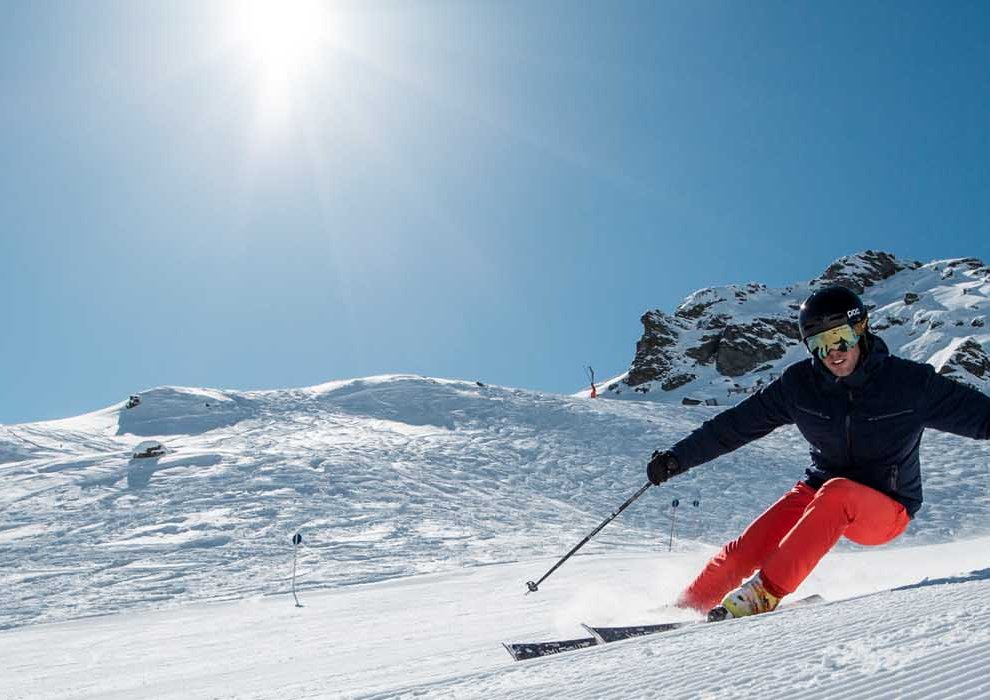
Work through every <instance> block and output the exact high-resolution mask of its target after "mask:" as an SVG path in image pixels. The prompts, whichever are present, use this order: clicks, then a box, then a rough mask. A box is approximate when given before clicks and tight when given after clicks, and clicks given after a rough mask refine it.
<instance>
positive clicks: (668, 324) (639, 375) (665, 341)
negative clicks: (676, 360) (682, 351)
mask: <svg viewBox="0 0 990 700" xmlns="http://www.w3.org/2000/svg"><path fill="white" fill-rule="evenodd" d="M639 320H640V322H641V323H642V324H643V337H642V338H640V339H639V342H637V343H636V358H635V359H634V360H633V364H632V368H631V369H630V370H629V375H628V376H627V378H626V380H625V381H626V384H628V385H629V386H638V385H640V384H643V383H645V382H649V381H652V380H654V379H657V378H659V377H664V376H666V375H667V374H668V373H669V372H670V370H671V369H672V367H673V363H672V362H671V358H670V357H669V355H668V353H666V352H665V349H666V348H670V347H672V346H673V345H675V344H676V343H677V339H678V336H679V335H680V333H679V330H678V328H677V326H676V324H675V323H674V319H672V318H671V317H670V316H668V315H667V314H665V313H663V312H662V311H656V310H654V311H648V312H646V313H645V314H643V316H642V317H641V318H640V319H639Z"/></svg>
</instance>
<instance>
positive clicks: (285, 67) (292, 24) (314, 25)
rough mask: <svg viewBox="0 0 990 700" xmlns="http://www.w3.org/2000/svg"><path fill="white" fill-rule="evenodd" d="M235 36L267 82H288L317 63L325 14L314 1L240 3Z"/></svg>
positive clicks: (249, 0)
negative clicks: (313, 63) (313, 62)
mask: <svg viewBox="0 0 990 700" xmlns="http://www.w3.org/2000/svg"><path fill="white" fill-rule="evenodd" d="M234 7H235V10H236V15H237V20H236V22H237V27H238V29H237V34H238V38H239V40H240V42H241V43H243V44H244V46H245V47H246V49H247V52H248V53H249V55H250V56H251V57H252V58H253V59H254V60H255V61H257V63H258V65H259V67H260V68H261V70H262V71H263V73H264V75H265V78H266V79H267V80H279V81H285V80H290V79H292V78H294V77H296V76H298V75H299V74H300V73H301V72H303V71H304V70H305V69H306V67H307V65H308V64H310V63H311V62H312V61H315V60H318V58H319V51H320V48H321V45H322V44H323V43H324V41H325V39H326V33H327V29H328V27H327V14H326V11H325V9H324V7H323V4H322V3H320V2H316V1H315V0H281V1H277V0H243V1H242V2H238V3H236V5H235V6H234Z"/></svg>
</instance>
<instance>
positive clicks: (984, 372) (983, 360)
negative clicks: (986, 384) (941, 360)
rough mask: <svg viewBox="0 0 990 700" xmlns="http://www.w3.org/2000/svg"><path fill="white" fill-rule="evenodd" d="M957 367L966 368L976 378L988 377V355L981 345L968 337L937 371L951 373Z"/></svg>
mask: <svg viewBox="0 0 990 700" xmlns="http://www.w3.org/2000/svg"><path fill="white" fill-rule="evenodd" d="M959 369H963V370H966V371H967V372H969V373H970V374H971V375H973V376H974V377H976V378H977V379H990V355H987V352H986V350H984V349H983V346H982V345H980V344H979V343H978V342H976V341H975V340H973V339H972V338H968V339H967V340H966V341H965V342H963V343H962V344H961V345H960V346H959V347H958V348H956V350H955V352H953V353H952V357H950V358H949V360H948V362H946V363H945V364H944V365H943V366H942V369H941V370H939V373H940V374H946V375H953V374H956V373H957V372H958V370H959Z"/></svg>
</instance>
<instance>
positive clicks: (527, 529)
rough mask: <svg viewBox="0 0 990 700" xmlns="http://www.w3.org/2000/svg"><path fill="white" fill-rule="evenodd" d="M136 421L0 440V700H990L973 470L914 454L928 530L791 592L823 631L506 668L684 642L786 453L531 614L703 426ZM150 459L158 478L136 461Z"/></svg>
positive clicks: (412, 418) (758, 452)
mask: <svg viewBox="0 0 990 700" xmlns="http://www.w3.org/2000/svg"><path fill="white" fill-rule="evenodd" d="M141 397H142V403H141V405H140V406H139V407H137V408H136V409H131V410H126V409H124V407H123V404H121V405H118V406H113V407H110V408H108V409H105V410H102V411H97V412H95V413H93V414H89V415H87V416H82V417H79V418H73V419H67V420H63V421H55V422H50V423H41V424H31V425H17V426H0V510H2V512H3V514H4V515H3V518H2V520H0V699H2V700H6V699H7V698H97V697H98V698H104V697H117V698H134V697H155V698H159V697H166V698H169V697H171V698H199V697H204V698H205V697H210V698H213V697H221V698H223V697H226V698H324V697H331V698H336V697H345V698H351V697H402V696H409V697H412V696H424V697H482V696H486V697H523V698H527V697H532V698H537V697H539V698H546V697H563V696H572V697H712V698H728V697H740V698H742V697H751V696H757V695H762V696H763V697H823V698H824V697H839V696H842V697H866V696H867V695H869V696H870V697H892V698H893V697H934V698H951V697H981V696H987V695H988V694H990V693H988V691H987V688H986V686H985V685H980V684H981V683H983V680H982V678H983V675H986V674H983V673H982V669H985V667H986V665H987V662H988V661H990V642H988V639H987V635H986V633H985V631H984V630H986V629H988V626H987V624H986V622H987V620H986V618H985V616H981V615H982V613H981V611H982V610H983V609H984V608H985V607H986V605H985V602H986V600H987V596H988V593H990V581H988V579H987V578H986V576H984V574H983V573H977V574H975V575H970V572H985V571H986V570H987V568H988V567H990V562H988V559H990V555H988V554H987V552H988V551H990V548H988V545H990V518H988V515H990V445H988V444H987V443H980V442H974V441H968V440H964V439H962V438H957V437H954V436H949V435H941V434H937V433H928V434H927V435H926V438H925V441H924V444H923V447H922V459H923V462H924V464H925V478H926V481H925V494H926V504H925V507H924V509H923V510H922V511H921V513H920V514H919V517H918V518H917V519H916V520H915V521H914V522H913V523H912V525H911V527H910V528H909V531H908V533H907V534H906V535H905V536H904V537H903V538H901V539H900V540H899V541H898V543H897V544H896V545H894V546H888V547H884V548H879V549H863V548H858V547H854V546H849V545H842V546H840V548H839V550H838V551H836V552H834V553H833V554H831V555H830V556H829V557H828V558H827V559H826V560H825V562H823V564H822V566H821V567H819V569H818V570H816V571H815V573H814V574H813V576H812V577H811V578H810V579H809V580H808V581H807V582H806V584H805V587H804V588H803V589H802V590H801V591H799V592H798V593H800V594H808V593H821V594H823V595H825V596H826V597H827V598H829V599H830V601H832V602H830V603H828V604H826V605H823V606H819V607H815V608H814V609H805V610H794V611H789V612H787V613H781V614H779V615H774V616H770V617H766V618H764V619H755V620H750V621H735V622H731V623H728V624H727V625H725V626H703V627H698V628H691V629H689V630H683V631H678V632H674V633H671V634H670V635H664V636H663V637H657V638H654V639H641V640H629V641H627V642H621V643H619V644H617V645H613V646H608V647H604V648H596V649H592V650H588V651H582V652H576V653H575V654H573V655H568V656H560V657H556V658H549V659H545V660H535V661H529V662H523V663H515V662H513V661H512V660H511V658H510V657H509V655H508V654H507V653H506V652H505V651H504V650H503V649H502V647H501V644H500V643H501V642H503V641H534V640H539V639H553V638H561V637H567V636H580V635H582V634H583V631H582V630H581V628H580V626H579V623H581V622H590V623H594V624H602V625H609V624H638V623H645V622H653V621H663V620H668V619H671V618H672V617H673V618H678V617H681V618H682V617H683V616H684V614H685V613H683V612H682V611H671V610H669V609H667V608H666V607H665V606H667V605H669V603H670V602H671V601H672V600H673V599H674V597H675V596H676V594H677V592H678V590H679V589H680V588H681V587H682V586H683V585H685V584H686V583H687V582H688V581H689V580H690V578H691V577H692V576H693V575H694V573H695V572H696V571H697V570H698V569H699V568H700V566H701V565H702V563H703V562H704V560H705V559H706V557H707V556H708V555H710V553H711V552H712V551H714V546H715V545H717V544H719V543H720V542H722V541H724V540H725V539H726V538H728V537H731V536H734V535H735V534H737V533H738V531H739V530H740V529H741V528H742V527H743V526H744V525H745V524H746V523H747V522H748V521H749V520H750V519H751V518H752V517H753V516H755V515H756V514H757V513H759V512H760V511H761V510H762V509H763V508H765V507H766V506H767V505H768V504H769V503H770V502H771V501H772V500H773V499H774V498H776V497H777V496H778V495H779V494H780V493H781V492H783V491H784V490H786V489H787V488H788V487H789V486H790V485H791V484H793V482H794V481H795V480H797V479H798V478H800V476H801V475H802V471H803V468H804V466H805V464H806V463H807V447H806V445H805V443H804V442H803V440H801V438H800V436H799V435H798V434H797V432H796V431H794V430H787V429H784V430H780V431H777V432H776V433H774V434H772V435H771V436H769V437H768V438H766V439H764V440H762V441H760V442H759V443H756V444H754V445H751V446H749V447H747V448H744V449H743V450H740V451H738V452H736V453H734V454H733V455H731V456H728V457H726V458H722V459H720V460H717V461H716V462H714V463H712V464H710V465H705V466H703V467H700V468H698V469H696V470H693V471H692V472H690V473H689V474H687V475H685V476H683V477H679V478H678V479H676V480H674V481H672V482H670V483H669V484H666V485H664V486H663V487H660V488H657V489H651V490H650V491H649V492H647V493H646V494H645V495H644V496H643V497H642V498H641V499H640V500H639V501H637V502H636V503H635V504H634V505H633V506H632V507H630V508H629V509H628V510H627V511H626V512H625V513H623V514H622V515H621V516H620V518H618V519H617V520H616V521H615V522H613V523H612V524H611V525H609V526H608V528H606V530H604V531H603V532H602V533H601V534H600V535H599V536H598V537H596V538H595V540H594V541H592V543H591V544H590V545H588V546H587V547H586V548H585V549H584V550H582V553H581V554H580V555H579V556H577V557H575V558H574V559H572V560H571V561H569V562H567V564H565V565H564V567H562V568H561V569H560V570H559V571H558V572H557V573H555V574H554V575H553V576H552V577H551V578H550V579H548V581H547V582H546V583H544V584H543V585H542V586H541V590H540V592H539V593H537V594H533V595H529V596H525V595H523V594H524V592H525V581H527V580H531V579H534V580H535V579H536V578H538V577H539V576H540V575H541V574H542V573H543V572H544V571H546V570H547V569H548V568H549V567H550V566H551V565H552V564H553V563H554V562H555V561H556V559H557V558H558V557H559V556H561V555H562V554H563V553H564V552H566V551H567V550H568V549H569V548H570V547H571V546H572V545H573V544H575V543H576V542H577V541H578V540H580V539H581V538H582V537H583V536H584V535H586V534H587V533H588V532H589V531H590V530H591V529H592V528H594V526H595V525H597V524H598V522H600V521H601V519H602V518H603V517H604V516H606V515H608V514H609V513H610V512H611V511H612V510H613V509H614V508H615V507H616V506H617V505H618V504H619V503H621V502H622V501H623V500H624V499H625V498H626V497H627V496H628V495H630V494H631V493H632V492H633V491H635V490H636V488H638V487H639V486H640V485H641V484H642V483H643V481H644V473H643V472H644V467H643V464H644V461H645V458H646V457H647V456H648V455H649V453H650V451H651V450H652V449H653V448H654V447H657V446H664V445H668V444H670V443H671V442H673V441H674V440H676V439H678V438H679V437H681V436H682V435H684V434H686V433H687V432H688V431H690V430H691V429H692V428H693V427H695V426H696V425H697V424H698V423H700V422H701V421H702V420H704V419H705V418H707V417H709V416H711V415H713V414H714V413H715V412H716V411H717V410H718V409H711V408H705V407H696V408H682V407H678V406H669V405H659V404H653V403H647V402H643V403H636V402H617V401H607V400H597V401H591V400H587V399H581V398H575V397H562V396H553V395H544V394H537V393H533V392H527V391H520V390H514V389H506V388H501V387H491V386H480V385H478V384H476V383H474V382H457V381H447V380H435V379H428V378H423V377H412V376H387V377H374V378H367V379H362V380H353V381H346V382H334V383H330V384H325V385H321V386H317V387H311V388H307V389H298V390H286V391H271V392H231V391H217V390H206V389H189V388H175V387H165V388H160V389H154V390H150V391H147V392H143V393H142V394H141ZM146 439H157V440H160V441H161V442H162V443H164V444H165V445H166V447H167V448H168V450H169V452H168V454H167V455H165V456H163V457H160V458H158V459H153V460H134V459H131V457H130V451H131V449H132V448H133V447H134V446H135V445H136V444H138V443H139V442H142V441H144V440H146ZM673 498H678V499H679V500H680V502H681V504H682V505H681V507H680V509H679V510H678V513H677V520H676V524H677V529H676V533H675V538H674V541H673V551H672V552H668V551H667V544H668V537H669V534H670V514H671V501H672V499H673ZM695 499H697V500H698V501H699V503H700V505H699V506H698V507H697V508H695V507H692V506H691V505H689V504H691V502H692V501H693V500H695ZM296 532H301V533H302V534H303V536H304V544H303V547H302V548H301V550H300V566H299V588H300V597H301V598H302V600H303V602H304V604H305V607H304V608H295V607H294V605H293V602H292V597H291V595H288V590H289V573H290V571H291V563H292V549H291V545H290V539H291V537H292V535H293V534H294V533H296ZM953 576H955V577H962V578H964V579H965V580H963V581H959V582H956V583H950V584H945V585H931V586H924V587H920V588H915V589H911V590H905V591H894V592H882V591H885V589H888V588H890V587H892V586H898V585H904V584H910V583H914V582H917V581H920V580H922V579H924V578H926V577H927V578H939V577H953ZM844 598H854V599H853V600H850V601H848V602H835V601H839V600H840V599H844ZM730 652H731V655H730ZM732 658H738V659H739V660H740V663H739V664H737V666H738V667H739V668H740V669H743V670H741V671H737V672H734V675H733V674H729V673H728V672H727V671H726V669H727V668H728V667H729V665H730V661H731V660H732ZM835 684H838V685H835ZM836 688H840V689H841V693H837V691H836ZM836 693H837V694H836ZM857 693H859V694H860V695H857Z"/></svg>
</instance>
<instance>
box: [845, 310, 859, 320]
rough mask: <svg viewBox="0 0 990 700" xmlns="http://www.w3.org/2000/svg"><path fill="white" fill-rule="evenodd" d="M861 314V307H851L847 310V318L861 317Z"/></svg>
mask: <svg viewBox="0 0 990 700" xmlns="http://www.w3.org/2000/svg"><path fill="white" fill-rule="evenodd" d="M859 315H860V310H859V309H849V310H848V311H847V312H846V318H859Z"/></svg>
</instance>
